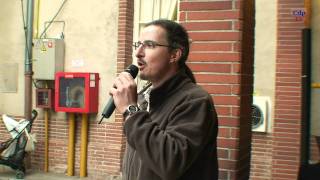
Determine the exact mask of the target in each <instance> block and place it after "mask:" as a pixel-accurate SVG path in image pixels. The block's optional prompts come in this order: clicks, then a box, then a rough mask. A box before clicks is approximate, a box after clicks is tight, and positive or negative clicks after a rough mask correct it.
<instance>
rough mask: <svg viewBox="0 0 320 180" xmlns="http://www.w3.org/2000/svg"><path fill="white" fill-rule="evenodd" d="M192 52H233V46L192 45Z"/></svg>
mask: <svg viewBox="0 0 320 180" xmlns="http://www.w3.org/2000/svg"><path fill="white" fill-rule="evenodd" d="M190 50H191V51H192V52H197V51H231V50H232V44H231V43H222V42H221V43H219V42H217V43H211V42H208V43H197V42H195V43H191V48H190Z"/></svg>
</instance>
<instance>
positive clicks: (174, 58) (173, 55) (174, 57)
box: [170, 48, 182, 63]
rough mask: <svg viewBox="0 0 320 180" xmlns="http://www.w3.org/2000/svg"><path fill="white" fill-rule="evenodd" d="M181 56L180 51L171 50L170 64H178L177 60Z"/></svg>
mask: <svg viewBox="0 0 320 180" xmlns="http://www.w3.org/2000/svg"><path fill="white" fill-rule="evenodd" d="M181 56H182V49H180V48H179V49H174V50H172V53H171V56H170V62H172V63H174V62H175V63H178V61H179V59H180V58H181Z"/></svg>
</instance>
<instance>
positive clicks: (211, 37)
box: [189, 32, 240, 41]
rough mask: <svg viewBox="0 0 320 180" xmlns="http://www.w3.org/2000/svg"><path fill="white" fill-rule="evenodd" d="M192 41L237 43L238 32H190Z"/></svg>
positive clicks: (238, 38)
mask: <svg viewBox="0 0 320 180" xmlns="http://www.w3.org/2000/svg"><path fill="white" fill-rule="evenodd" d="M189 35H190V38H191V39H192V40H193V41H239V40H240V33H239V32H206V33H203V32H190V33H189Z"/></svg>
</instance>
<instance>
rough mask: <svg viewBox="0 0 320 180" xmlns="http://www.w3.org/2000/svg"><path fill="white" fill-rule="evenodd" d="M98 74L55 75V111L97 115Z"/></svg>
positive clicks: (72, 73)
mask: <svg viewBox="0 0 320 180" xmlns="http://www.w3.org/2000/svg"><path fill="white" fill-rule="evenodd" d="M98 94H99V74H98V73H78V72H57V73H56V75H55V110H56V111H63V112H76V113H97V112H98Z"/></svg>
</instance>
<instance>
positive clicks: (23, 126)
mask: <svg viewBox="0 0 320 180" xmlns="http://www.w3.org/2000/svg"><path fill="white" fill-rule="evenodd" d="M37 115H38V113H37V111H35V110H33V111H32V117H31V120H25V119H23V120H20V121H19V122H17V121H15V120H14V119H11V118H10V117H8V116H7V115H2V120H3V122H4V124H5V126H6V128H7V129H8V131H9V133H10V135H11V138H10V139H8V140H7V141H5V142H2V143H0V164H2V165H6V166H9V167H10V168H12V169H13V170H15V171H16V178H17V179H23V178H24V174H25V166H24V157H25V154H26V151H25V148H26V145H27V142H28V141H30V140H29V138H28V137H27V136H28V135H29V134H28V133H30V132H31V127H32V123H33V121H34V120H35V118H36V117H37Z"/></svg>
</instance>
